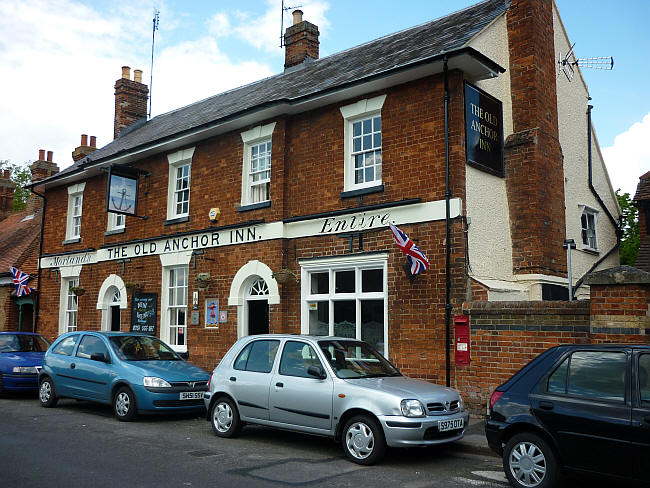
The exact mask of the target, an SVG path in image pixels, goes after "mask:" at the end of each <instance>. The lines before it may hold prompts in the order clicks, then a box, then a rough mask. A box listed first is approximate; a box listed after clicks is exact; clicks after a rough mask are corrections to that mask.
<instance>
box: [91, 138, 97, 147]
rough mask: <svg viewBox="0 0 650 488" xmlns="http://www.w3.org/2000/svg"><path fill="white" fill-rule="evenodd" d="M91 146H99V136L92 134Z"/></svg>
mask: <svg viewBox="0 0 650 488" xmlns="http://www.w3.org/2000/svg"><path fill="white" fill-rule="evenodd" d="M90 147H97V137H96V136H90Z"/></svg>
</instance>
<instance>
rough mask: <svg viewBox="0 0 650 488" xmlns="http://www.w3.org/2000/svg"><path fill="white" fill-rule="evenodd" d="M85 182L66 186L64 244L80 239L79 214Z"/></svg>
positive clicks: (80, 213)
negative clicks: (66, 213)
mask: <svg viewBox="0 0 650 488" xmlns="http://www.w3.org/2000/svg"><path fill="white" fill-rule="evenodd" d="M85 186H86V183H78V184H76V185H72V186H69V187H68V218H67V224H66V236H65V238H66V240H65V241H64V244H66V243H69V242H70V241H71V242H79V240H80V239H81V215H82V213H83V196H84V195H83V191H84V187H85Z"/></svg>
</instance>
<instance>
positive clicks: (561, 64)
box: [557, 42, 614, 81]
mask: <svg viewBox="0 0 650 488" xmlns="http://www.w3.org/2000/svg"><path fill="white" fill-rule="evenodd" d="M575 45H576V43H575V42H574V43H573V45H572V46H571V49H569V52H568V53H566V56H564V57H562V51H560V55H559V56H558V60H557V65H558V74H557V75H558V77H559V76H560V74H561V73H564V76H566V79H567V80H569V81H571V80H573V73H574V69H573V67H574V66H580V67H581V68H592V69H605V70H608V71H609V70H611V69H613V68H614V58H613V57H612V56H601V57H597V58H576V57H575V55H574V54H573V48H574V47H575ZM571 56H573V58H574V59H573V61H571V60H570V59H569V58H570V57H571Z"/></svg>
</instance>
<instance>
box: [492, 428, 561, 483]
mask: <svg viewBox="0 0 650 488" xmlns="http://www.w3.org/2000/svg"><path fill="white" fill-rule="evenodd" d="M503 469H504V471H505V473H506V476H507V477H508V480H509V481H510V484H511V485H512V486H515V487H522V488H547V487H553V486H556V485H557V483H558V481H559V475H560V473H559V470H558V465H557V458H556V456H555V453H554V452H553V450H552V449H551V447H550V446H549V444H548V443H547V442H546V441H545V440H544V439H542V438H541V437H539V436H538V435H536V434H533V433H531V432H524V433H522V434H517V435H515V436H513V437H512V438H511V439H510V440H509V441H508V443H507V444H506V447H505V449H504V451H503Z"/></svg>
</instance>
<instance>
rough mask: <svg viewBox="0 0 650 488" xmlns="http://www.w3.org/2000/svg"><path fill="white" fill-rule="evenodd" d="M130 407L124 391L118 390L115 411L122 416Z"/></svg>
mask: <svg viewBox="0 0 650 488" xmlns="http://www.w3.org/2000/svg"><path fill="white" fill-rule="evenodd" d="M130 407H131V399H130V398H129V395H128V394H127V393H126V392H123V391H121V392H119V393H118V394H117V397H116V398H115V411H116V412H117V415H119V416H120V417H124V416H126V415H127V414H128V413H129V408H130Z"/></svg>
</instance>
